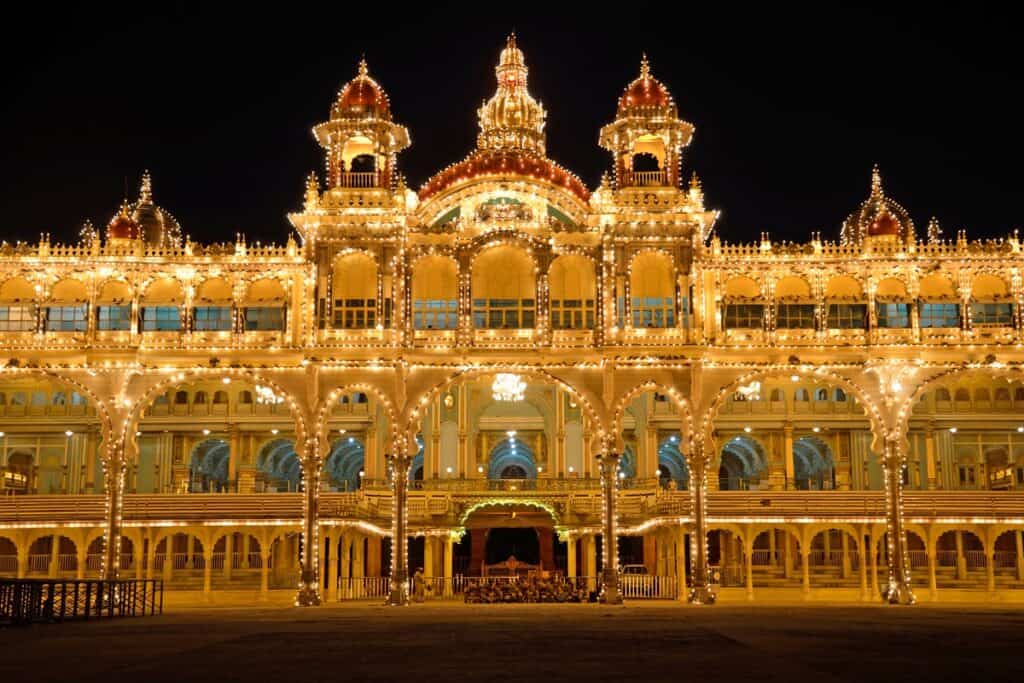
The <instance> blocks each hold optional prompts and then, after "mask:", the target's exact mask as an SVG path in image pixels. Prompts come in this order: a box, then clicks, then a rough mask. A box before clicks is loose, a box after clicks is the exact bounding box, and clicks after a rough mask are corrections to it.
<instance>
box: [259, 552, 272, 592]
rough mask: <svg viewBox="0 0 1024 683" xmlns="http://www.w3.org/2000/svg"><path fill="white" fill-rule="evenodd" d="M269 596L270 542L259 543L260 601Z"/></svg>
mask: <svg viewBox="0 0 1024 683" xmlns="http://www.w3.org/2000/svg"><path fill="white" fill-rule="evenodd" d="M269 594H270V540H269V539H265V542H263V543H260V600H266V599H267V597H268V596H269Z"/></svg>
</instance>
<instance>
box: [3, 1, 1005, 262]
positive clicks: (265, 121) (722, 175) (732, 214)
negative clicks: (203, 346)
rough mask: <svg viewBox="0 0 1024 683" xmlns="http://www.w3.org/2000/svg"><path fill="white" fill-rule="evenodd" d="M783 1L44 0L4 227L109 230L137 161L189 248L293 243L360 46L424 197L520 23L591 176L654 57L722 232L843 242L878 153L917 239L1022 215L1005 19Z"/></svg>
mask: <svg viewBox="0 0 1024 683" xmlns="http://www.w3.org/2000/svg"><path fill="white" fill-rule="evenodd" d="M782 4H783V3H765V4H764V5H763V6H762V7H761V8H760V9H758V10H747V9H744V8H742V7H741V5H740V4H739V3H707V5H708V7H707V8H706V9H704V8H701V7H700V6H699V5H700V3H672V4H663V5H658V4H652V5H645V4H644V3H642V2H634V1H632V0H631V1H630V2H627V3H624V4H623V7H624V8H629V9H628V10H627V9H624V10H622V11H621V12H615V13H610V12H605V11H602V10H601V9H600V8H601V7H602V6H604V5H603V4H598V3H589V4H587V5H584V6H581V7H580V8H579V9H578V11H577V12H574V13H572V12H570V13H567V14H566V15H564V16H560V15H557V14H554V13H553V12H552V11H551V10H552V8H554V7H558V6H563V4H562V3H555V2H550V3H548V4H546V5H541V6H536V7H530V6H527V5H519V4H516V5H512V6H511V7H513V8H515V11H514V12H513V13H509V14H500V15H495V16H493V17H489V16H486V13H485V12H484V11H483V10H482V9H481V7H487V6H488V5H486V4H477V5H471V6H469V7H470V8H469V9H467V8H463V7H460V6H456V5H451V6H449V5H444V4H439V3H425V4H419V5H413V6H411V7H410V8H409V9H403V8H402V7H401V6H400V5H399V4H398V3H381V2H377V3H374V2H369V3H352V2H336V3H331V4H330V5H327V6H325V7H323V8H317V7H316V6H315V5H313V4H311V3H283V4H278V3H274V4H272V6H271V7H272V10H270V9H267V8H265V7H264V6H262V5H261V4H259V3H248V4H245V5H238V6H233V7H231V6H224V7H217V8H214V7H212V5H214V3H204V4H203V5H199V4H195V5H192V4H180V5H179V4H175V3H170V2H165V3H134V4H132V5H128V6H125V7H123V8H116V7H108V8H104V9H98V4H94V3H88V4H83V5H80V6H78V7H77V8H76V9H73V10H61V9H57V6H56V5H51V4H49V3H36V7H37V8H38V9H35V10H30V11H29V12H30V13H29V15H28V16H26V17H24V18H22V19H19V21H17V22H8V23H7V24H6V31H5V34H4V40H3V44H2V46H0V58H2V59H3V60H4V64H5V69H4V71H5V75H6V76H7V80H8V83H7V87H6V88H5V91H6V92H5V94H6V97H5V98H4V99H5V102H4V105H3V107H2V108H0V109H2V111H0V126H2V129H3V131H4V132H5V135H6V142H5V145H4V146H5V153H4V155H3V161H2V162H0V173H2V178H0V181H2V185H0V187H2V190H0V207H2V211H3V215H2V222H0V238H2V239H7V240H14V239H30V240H33V241H34V240H35V239H36V238H37V237H38V234H39V233H40V232H41V231H49V232H51V233H52V234H53V236H54V240H55V241H66V240H68V239H70V238H71V236H72V235H74V234H75V233H76V232H77V227H78V226H79V225H80V224H81V222H82V220H83V219H85V218H90V219H92V220H93V221H94V222H95V223H97V224H105V223H106V222H107V221H108V220H109V219H110V217H111V215H112V214H113V213H114V211H115V210H116V208H117V206H118V204H119V202H120V199H121V197H122V195H123V193H124V185H125V179H126V178H127V183H128V185H129V192H130V196H131V197H132V198H134V197H135V193H136V190H137V186H138V178H139V175H140V174H141V172H142V170H143V169H145V168H149V169H150V170H151V171H152V173H153V176H154V191H155V197H156V200H157V203H159V204H161V205H163V206H164V207H165V208H167V209H169V210H170V211H171V212H172V213H174V214H175V215H176V216H177V217H178V219H179V220H180V221H181V223H182V225H183V227H184V229H185V231H186V232H187V233H189V234H191V235H192V237H193V238H194V239H199V240H201V241H211V240H216V239H225V238H228V237H231V236H233V235H234V233H235V232H236V231H239V230H240V231H243V232H245V233H246V234H248V235H249V236H250V239H252V240H255V239H262V240H273V241H278V242H283V241H284V240H285V239H286V237H287V234H288V230H289V229H290V228H289V227H288V224H287V221H286V219H285V213H286V212H288V211H292V210H295V209H296V208H298V207H299V205H300V204H301V199H302V189H303V182H304V178H305V176H306V174H307V173H308V172H309V171H310V170H317V171H318V172H319V171H321V170H322V168H323V164H322V157H321V154H320V149H319V147H318V146H317V145H316V143H315V142H314V140H313V137H312V135H311V133H310V127H311V126H312V125H313V124H315V123H317V122H320V121H322V120H324V119H325V118H326V117H327V113H328V110H329V108H330V105H331V102H332V101H333V98H334V96H335V94H336V93H337V91H338V89H339V87H340V86H341V85H342V84H343V83H344V82H345V81H346V80H348V79H349V78H351V77H352V76H353V75H354V73H355V67H356V62H357V61H358V59H359V57H360V55H361V54H365V55H366V58H367V60H368V61H369V64H370V71H371V74H372V75H373V76H375V77H376V78H377V79H378V80H379V81H380V82H381V83H382V84H383V85H384V87H385V88H386V90H387V91H388V92H389V94H390V96H391V103H392V110H393V112H394V114H395V117H396V119H397V120H398V121H399V122H401V123H403V124H404V125H406V126H407V127H408V128H409V130H410V132H411V135H412V142H413V144H412V147H411V148H410V149H409V150H408V151H406V152H405V153H404V154H403V155H402V156H401V157H400V160H399V163H400V165H401V168H402V169H403V170H404V172H405V173H406V175H407V177H408V178H409V181H410V184H411V185H412V186H413V187H415V188H418V187H419V186H420V184H421V183H422V182H423V181H425V180H426V179H427V178H428V177H429V176H430V175H431V174H432V173H433V172H434V171H436V170H439V169H441V168H443V167H444V166H445V165H447V164H448V163H451V162H453V161H456V160H458V159H460V158H462V157H463V156H464V155H465V154H466V153H467V152H468V151H469V150H470V149H471V148H472V147H473V145H474V143H475V139H476V131H477V125H476V108H477V107H478V106H479V104H480V101H481V100H482V99H483V98H486V97H489V96H490V95H491V94H492V93H493V91H494V89H495V84H494V72H493V67H494V64H495V62H496V60H497V57H498V52H499V50H500V48H501V47H502V45H503V43H504V39H505V35H506V34H507V33H508V32H509V30H511V29H513V28H514V29H515V30H516V32H517V35H518V36H519V45H520V47H522V48H523V49H524V51H525V53H526V58H527V64H528V66H529V67H530V89H531V91H532V92H533V94H534V95H535V96H536V97H538V98H539V99H540V100H541V101H542V102H543V103H544V105H545V107H546V108H547V110H548V128H547V139H548V153H549V155H550V156H551V157H552V158H554V159H556V160H557V161H559V162H561V163H562V164H564V165H565V166H567V167H568V168H570V169H572V170H574V171H575V172H576V173H578V174H579V175H580V176H581V177H582V178H583V180H584V181H585V182H586V183H587V184H588V185H589V186H591V187H594V186H595V185H596V184H597V182H598V180H599V178H600V176H601V173H602V171H604V170H605V169H606V168H607V167H608V165H609V156H608V155H607V153H606V152H604V151H603V150H601V149H600V148H599V147H598V146H597V134H598V129H599V128H600V126H601V125H603V124H605V123H608V122H610V121H611V120H612V118H613V115H614V111H615V104H616V101H617V99H618V97H619V95H620V93H621V92H622V89H623V88H624V86H625V85H626V83H628V82H629V81H630V80H631V79H632V78H633V77H635V75H636V73H637V71H638V63H639V58H640V54H641V52H644V51H646V52H647V54H648V55H649V57H650V60H651V63H652V67H653V71H654V75H655V76H656V77H657V78H659V79H661V80H662V81H663V82H664V83H666V85H668V87H669V88H670V90H671V91H672V93H673V95H674V96H675V99H676V101H677V103H678V105H679V110H680V114H681V116H682V117H683V118H685V119H686V120H688V121H690V122H692V123H694V124H695V125H696V134H695V138H694V142H693V144H692V145H691V146H690V148H689V149H688V150H687V152H686V155H685V157H684V173H685V174H686V175H689V173H690V171H692V170H696V171H697V173H698V174H699V175H700V177H701V178H702V180H703V182H704V189H705V194H706V199H707V203H708V205H709V206H710V207H713V208H719V209H721V210H722V220H721V222H720V223H719V229H720V232H721V233H722V234H723V235H724V236H725V238H726V239H728V240H731V241H741V240H743V241H745V240H750V239H753V238H756V236H757V235H758V233H759V232H761V231H762V230H768V231H770V232H771V233H772V234H773V236H775V237H776V238H777V239H800V240H804V239H806V238H807V236H808V234H809V232H810V231H812V230H822V231H823V233H824V234H825V236H826V237H835V236H836V235H837V234H838V227H839V224H840V222H841V221H842V219H843V218H844V216H845V215H846V214H848V213H849V212H850V211H852V210H853V209H854V208H855V206H856V205H857V204H858V203H859V202H860V201H861V200H862V199H863V198H864V197H865V196H866V194H867V191H868V185H869V177H870V170H871V165H872V163H875V162H877V163H879V164H880V165H881V168H882V172H883V177H884V179H885V185H886V189H887V191H888V193H889V194H890V196H892V197H894V198H895V199H897V200H898V201H900V202H901V203H902V204H903V205H904V206H906V207H907V209H908V210H909V211H910V213H911V215H912V216H913V218H914V220H915V222H916V224H917V227H918V230H919V232H923V231H924V226H925V224H926V223H927V221H928V218H929V217H930V216H937V217H938V218H939V219H940V221H941V222H942V224H943V226H944V229H945V231H946V234H947V236H950V235H952V233H953V231H954V230H955V229H956V228H960V227H966V228H967V229H968V230H969V234H971V235H972V236H977V237H982V236H998V235H1005V234H1007V233H1008V232H1010V231H1011V230H1012V229H1013V228H1014V227H1016V226H1018V225H1020V223H1021V219H1022V217H1024V209H1022V208H1021V206H1020V202H1019V195H1020V189H1019V188H1020V186H1021V180H1022V175H1024V174H1022V172H1021V170H1020V169H1021V159H1022V158H1024V142H1022V136H1021V132H1020V124H1019V121H1020V118H1021V115H1020V110H1019V108H1018V107H1017V106H1016V101H1017V98H1018V97H1020V95H1021V89H1022V85H1024V79H1022V66H1021V65H1022V64H1024V60H1022V59H1021V58H1020V56H1019V53H1018V52H1017V49H1018V48H1017V43H1018V37H1017V35H1016V34H1015V31H1016V29H1015V27H1014V25H1013V23H1012V22H1011V21H1010V20H1009V19H1008V17H1007V16H1005V15H1003V14H1001V12H1000V11H999V10H986V9H985V7H984V6H983V5H980V4H978V3H968V4H966V5H960V6H959V7H960V9H959V11H958V13H955V14H954V13H949V14H944V13H943V12H942V10H941V9H939V6H938V5H935V4H933V5H931V6H930V7H924V8H922V9H920V10H917V9H901V10H893V9H891V8H890V9H886V8H884V6H883V8H880V9H879V8H876V9H863V8H853V7H842V8H840V7H837V6H831V7H826V4H827V3H819V4H817V5H809V6H806V7H796V8H792V7H791V8H786V9H782ZM150 6H153V7H156V8H157V9H153V10H150V11H152V12H153V13H152V14H149V15H145V14H142V12H144V11H147V7H150ZM505 6H508V5H507V4H506V5H505ZM290 8H294V9H293V10H292V9H290ZM364 8H371V9H370V10H367V9H364ZM373 8H377V9H376V12H374V11H371V10H372V9H373ZM33 12H34V13H35V14H36V16H32V13H33ZM894 12H898V13H894Z"/></svg>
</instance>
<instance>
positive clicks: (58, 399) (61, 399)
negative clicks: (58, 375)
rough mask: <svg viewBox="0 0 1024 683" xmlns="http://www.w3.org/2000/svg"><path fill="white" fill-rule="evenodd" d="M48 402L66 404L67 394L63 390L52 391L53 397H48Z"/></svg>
mask: <svg viewBox="0 0 1024 683" xmlns="http://www.w3.org/2000/svg"><path fill="white" fill-rule="evenodd" d="M50 402H51V403H52V404H53V405H55V406H63V405H67V402H68V397H67V394H65V393H64V392H63V391H55V392H53V397H52V398H51V399H50Z"/></svg>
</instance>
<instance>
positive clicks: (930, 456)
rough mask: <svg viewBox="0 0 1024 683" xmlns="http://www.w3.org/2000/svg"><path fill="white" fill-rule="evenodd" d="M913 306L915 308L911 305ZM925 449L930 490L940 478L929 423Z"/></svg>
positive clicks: (933, 437)
mask: <svg viewBox="0 0 1024 683" xmlns="http://www.w3.org/2000/svg"><path fill="white" fill-rule="evenodd" d="M911 308H912V309H913V308H915V307H914V306H911ZM924 451H925V477H926V478H927V481H926V482H922V483H924V484H925V485H926V486H927V487H928V490H934V489H935V488H936V487H937V485H938V478H937V476H936V467H935V454H936V451H935V425H934V424H929V425H928V427H927V429H926V430H925V433H924Z"/></svg>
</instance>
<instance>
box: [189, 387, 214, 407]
mask: <svg viewBox="0 0 1024 683" xmlns="http://www.w3.org/2000/svg"><path fill="white" fill-rule="evenodd" d="M209 400H210V399H209V397H208V396H207V394H206V392H205V391H202V390H200V391H197V392H196V395H195V398H193V399H192V403H194V404H196V405H203V404H205V403H208V402H209Z"/></svg>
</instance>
